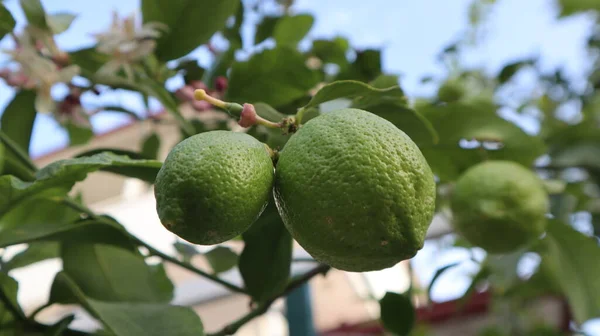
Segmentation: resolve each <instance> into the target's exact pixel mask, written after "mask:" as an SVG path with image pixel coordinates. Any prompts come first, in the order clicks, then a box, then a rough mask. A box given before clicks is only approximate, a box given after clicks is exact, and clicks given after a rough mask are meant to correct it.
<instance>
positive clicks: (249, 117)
mask: <svg viewBox="0 0 600 336" xmlns="http://www.w3.org/2000/svg"><path fill="white" fill-rule="evenodd" d="M256 117H257V115H256V110H255V109H254V105H252V104H244V108H243V109H242V115H241V116H240V121H238V125H240V126H242V127H244V128H246V127H250V126H252V125H255V124H256V119H257V118H256Z"/></svg>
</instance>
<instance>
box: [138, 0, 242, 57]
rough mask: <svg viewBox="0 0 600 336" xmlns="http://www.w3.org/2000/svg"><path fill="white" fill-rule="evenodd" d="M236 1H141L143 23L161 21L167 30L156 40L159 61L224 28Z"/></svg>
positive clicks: (183, 51) (196, 45)
mask: <svg viewBox="0 0 600 336" xmlns="http://www.w3.org/2000/svg"><path fill="white" fill-rule="evenodd" d="M240 5H241V4H240V1H239V0H221V1H217V2H214V1H210V0H181V1H177V2H173V1H169V0H142V15H143V16H144V23H149V22H162V23H164V24H166V25H167V26H168V27H169V30H168V31H167V32H166V33H164V34H163V35H162V36H161V37H160V38H159V39H158V45H157V47H156V55H157V57H158V59H160V60H161V61H169V60H172V59H175V58H179V57H182V56H185V55H186V54H188V53H189V52H191V51H192V50H194V49H196V47H198V46H200V45H202V44H204V43H206V42H208V41H209V39H210V38H211V37H212V35H213V34H214V33H216V32H217V31H219V30H221V29H223V28H225V23H226V21H227V19H228V18H229V17H230V16H232V15H234V14H235V13H236V10H237V8H238V6H240Z"/></svg>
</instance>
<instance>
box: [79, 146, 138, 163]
mask: <svg viewBox="0 0 600 336" xmlns="http://www.w3.org/2000/svg"><path fill="white" fill-rule="evenodd" d="M104 152H107V153H112V154H114V155H119V156H127V157H129V158H130V159H132V160H144V156H143V155H142V154H141V153H138V152H133V151H130V150H126V149H120V148H108V147H98V148H94V149H90V150H86V151H83V152H81V153H78V154H77V155H75V156H73V157H74V158H80V157H88V156H94V155H96V154H101V153H104Z"/></svg>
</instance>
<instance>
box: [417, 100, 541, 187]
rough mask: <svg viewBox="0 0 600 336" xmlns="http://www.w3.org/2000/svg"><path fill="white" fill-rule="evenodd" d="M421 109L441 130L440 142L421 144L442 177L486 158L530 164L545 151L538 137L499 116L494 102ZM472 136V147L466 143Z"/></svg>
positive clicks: (431, 106)
mask: <svg viewBox="0 0 600 336" xmlns="http://www.w3.org/2000/svg"><path fill="white" fill-rule="evenodd" d="M419 112H420V113H421V114H422V115H423V116H425V117H426V118H427V119H428V120H429V121H430V122H431V124H432V125H433V127H434V129H435V130H436V131H437V133H438V138H439V142H438V143H437V144H435V145H420V146H419V147H420V148H421V151H422V152H423V154H424V155H425V157H426V159H427V161H428V163H429V165H430V166H431V168H432V170H433V171H434V174H436V175H437V176H438V177H439V178H440V179H441V180H442V181H448V180H453V179H455V178H457V177H458V176H459V175H460V174H461V173H462V172H464V171H465V170H466V169H468V168H469V167H471V166H472V165H474V164H476V163H479V162H482V161H484V160H512V161H516V162H518V163H520V164H522V165H524V166H527V167H529V166H531V165H532V164H533V162H534V161H535V159H537V158H538V157H539V156H541V155H542V154H544V153H545V152H546V146H545V145H544V143H543V141H542V140H541V139H540V138H539V137H535V136H531V135H528V134H527V133H525V132H524V131H523V130H522V129H521V128H519V127H518V126H516V125H515V124H513V123H511V122H509V121H507V120H505V119H503V118H501V117H499V116H498V115H497V114H496V106H495V105H493V104H492V103H487V102H462V101H461V102H455V103H448V104H446V105H439V106H433V105H430V106H422V107H420V109H419ZM473 140H474V144H471V146H470V147H468V146H465V145H464V142H466V141H471V142H473Z"/></svg>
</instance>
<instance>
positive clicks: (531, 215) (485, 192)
mask: <svg viewBox="0 0 600 336" xmlns="http://www.w3.org/2000/svg"><path fill="white" fill-rule="evenodd" d="M20 5H21V7H22V9H23V11H24V13H25V16H26V18H27V24H26V27H25V28H24V29H23V30H20V31H15V30H14V28H15V20H14V19H13V17H12V15H11V13H10V12H9V11H8V10H7V9H6V8H5V7H4V6H3V5H2V4H1V3H0V38H6V39H14V42H15V47H14V48H13V49H11V50H9V51H8V54H9V57H10V59H11V61H12V63H11V66H10V67H6V68H4V69H3V70H2V72H1V73H0V76H1V77H2V78H3V79H4V80H5V82H6V83H7V84H8V85H10V86H12V87H14V89H15V95H14V97H13V98H12V100H11V101H10V103H9V104H8V105H7V106H6V108H5V110H4V112H3V113H2V117H1V128H0V140H1V145H0V172H1V174H2V176H1V177H0V248H6V247H10V246H13V245H18V244H23V243H25V244H27V248H26V249H25V250H23V251H22V252H20V253H18V254H16V255H14V256H13V257H11V258H8V257H6V256H5V257H3V258H2V259H0V335H84V334H88V333H86V332H83V331H78V330H74V329H72V328H70V327H69V325H70V323H71V322H72V321H73V319H74V317H73V316H72V315H69V316H67V317H65V318H63V319H61V320H60V321H56V323H55V324H52V325H47V324H44V323H41V322H39V321H37V320H36V315H37V313H38V312H39V311H41V310H43V309H45V308H46V307H49V306H51V305H54V304H78V305H80V306H81V307H83V308H84V309H85V310H86V311H87V312H89V313H90V314H91V315H92V316H93V317H95V318H96V319H98V320H99V321H100V322H101V324H102V325H103V326H104V329H103V330H101V331H98V332H97V333H99V334H111V335H113V334H114V335H124V336H125V335H126V336H130V335H203V334H204V331H203V325H202V321H201V320H200V318H199V317H198V316H197V315H196V313H194V312H193V311H192V310H191V309H189V308H187V307H181V306H175V305H171V304H170V301H171V299H172V298H173V284H172V282H171V280H170V279H169V278H168V277H167V275H166V272H165V270H164V267H163V264H162V263H159V264H155V263H148V262H147V259H148V258H150V257H158V258H159V259H161V260H162V261H163V262H169V263H173V264H175V265H178V266H180V267H183V268H185V269H187V270H190V271H192V272H194V273H195V274H197V275H198V276H200V277H204V278H206V279H209V280H210V281H214V282H215V283H217V284H219V285H222V286H224V287H225V288H227V289H228V290H230V291H232V292H235V293H241V294H245V295H247V296H248V298H249V300H250V301H251V302H252V303H253V306H252V307H253V308H252V310H251V311H250V312H249V313H248V314H247V315H245V316H242V317H241V318H240V319H238V320H235V321H231V323H230V324H228V325H226V326H224V327H223V329H221V330H220V331H218V332H216V333H213V334H211V335H232V334H235V333H236V331H237V330H238V329H239V328H240V327H241V326H243V325H244V324H245V323H247V322H249V321H251V320H252V319H253V318H255V317H257V316H260V315H261V314H263V313H265V312H266V311H267V310H268V309H269V307H270V306H271V305H272V304H273V302H274V301H275V300H277V299H278V298H281V297H285V296H286V295H287V294H289V293H290V292H291V291H293V290H294V289H296V288H298V287H299V286H302V285H303V284H304V283H306V282H308V281H309V280H311V279H312V278H313V277H315V276H319V275H325V274H326V273H327V272H328V271H329V270H330V269H331V268H335V269H339V270H344V271H349V272H366V271H374V270H381V269H384V268H388V267H391V266H394V265H395V264H397V263H398V262H400V261H402V260H408V259H411V258H412V257H414V256H415V254H416V253H418V251H419V250H420V249H421V248H422V247H423V244H424V240H425V237H426V232H427V230H428V228H429V226H430V223H431V221H432V218H433V217H434V216H441V217H443V218H446V220H448V221H449V222H451V223H452V224H453V226H454V227H455V229H456V232H457V233H458V234H459V235H460V238H459V239H457V240H456V241H455V243H454V244H455V246H457V247H461V248H466V249H473V248H482V249H484V250H485V251H486V252H488V254H487V257H486V258H485V260H483V262H481V263H480V265H479V266H480V271H479V272H478V273H477V274H476V275H475V276H474V277H473V282H472V285H471V286H470V288H469V290H467V292H466V293H465V298H466V299H468V297H469V295H470V294H472V293H473V292H474V291H475V290H476V289H477V288H478V287H479V285H481V284H487V285H489V287H490V288H491V291H492V293H493V298H494V302H499V303H504V304H508V305H509V307H511V313H512V314H513V315H514V316H520V315H519V314H520V311H521V309H522V308H524V307H525V306H526V304H527V302H528V301H529V300H530V299H531V298H533V297H536V296H538V295H540V294H548V293H550V294H559V295H561V296H563V297H564V298H566V300H567V301H568V303H569V307H570V311H571V313H572V314H571V316H572V322H573V324H572V328H573V330H576V329H577V328H578V327H579V326H581V324H582V323H584V322H585V321H588V320H590V319H593V318H596V317H600V283H599V282H598V278H600V267H599V266H598V265H596V261H597V260H600V247H599V246H598V238H597V237H598V236H600V188H599V187H600V93H599V91H598V90H599V88H600V24H598V20H599V19H600V18H599V17H598V12H597V11H598V10H600V8H599V6H598V5H597V4H596V2H593V1H589V2H585V1H574V0H561V1H560V3H559V5H560V8H561V15H562V16H569V15H573V14H576V13H580V12H586V13H588V15H591V16H592V17H593V18H595V20H596V25H595V26H594V27H593V29H592V30H591V31H590V34H589V39H588V45H587V49H588V51H589V55H590V61H591V63H590V65H591V67H590V71H589V72H588V76H587V78H586V82H585V85H583V86H582V85H577V86H574V85H572V83H571V81H569V79H568V78H567V77H566V76H565V74H564V72H563V71H561V70H560V69H556V70H553V71H550V72H549V71H548V70H547V69H543V68H542V67H541V66H539V64H538V61H537V60H536V59H523V60H519V61H516V62H512V63H509V64H506V66H504V67H503V68H502V69H501V71H499V72H498V73H489V71H486V70H485V69H476V68H469V67H467V66H465V65H464V64H463V63H462V55H463V52H464V51H465V50H468V49H469V48H470V47H471V46H472V44H473V43H474V40H476V39H477V30H478V27H479V25H480V24H481V22H482V20H484V19H485V15H484V14H485V13H486V11H488V10H489V9H490V7H491V6H493V5H494V1H490V0H480V1H473V3H472V5H471V7H470V14H471V21H472V22H471V30H472V31H471V33H473V34H469V35H466V37H465V39H462V40H459V41H457V42H456V43H454V44H452V45H450V46H448V47H447V48H445V49H444V50H443V51H442V52H441V54H440V60H442V61H443V64H445V65H446V66H447V71H446V72H445V73H443V74H439V75H435V76H424V78H423V83H433V84H434V85H435V86H436V88H438V89H437V90H436V94H434V95H432V96H429V97H406V95H405V93H404V91H403V90H402V89H401V87H400V86H399V79H398V76H396V75H394V74H390V73H386V72H385V71H384V70H383V68H382V64H381V63H382V62H381V51H380V50H377V49H364V50H358V49H356V48H354V47H353V46H352V43H351V42H350V41H349V40H347V39H346V38H344V37H336V38H332V39H312V40H310V41H308V42H309V43H308V47H302V48H301V47H299V43H300V42H301V41H303V40H304V41H306V40H307V37H306V36H307V34H308V32H309V31H310V29H311V27H312V25H313V23H314V18H313V16H312V15H310V14H309V13H296V12H295V11H294V7H293V3H292V1H277V2H276V3H271V2H260V1H259V2H247V3H246V2H244V3H241V2H240V1H239V0H222V1H218V2H215V1H206V0H196V1H192V0H182V1H177V2H176V1H166V0H143V1H142V2H141V13H142V18H143V22H141V23H138V22H136V21H135V20H134V19H133V17H129V18H125V19H121V18H119V17H118V16H115V17H114V19H113V23H112V25H111V27H110V28H109V29H108V30H107V31H106V32H103V33H99V34H96V35H95V37H96V40H97V44H96V45H94V46H92V47H88V48H84V49H79V50H63V49H61V47H60V46H59V45H57V44H56V42H55V38H54V37H55V35H57V34H60V33H61V32H63V31H65V30H66V29H68V28H69V25H70V23H71V22H72V21H73V19H74V18H75V16H74V15H72V14H69V13H47V12H45V11H44V8H43V6H42V4H41V3H40V1H39V0H21V1H20ZM264 6H266V7H269V8H271V9H273V10H272V11H270V12H269V13H270V14H263V13H265V12H264V11H263V10H262V9H263V8H262V7H264ZM207 8H210V15H207V13H206V10H207ZM250 14H252V15H259V16H260V20H259V22H258V24H257V25H256V27H254V28H255V29H254V30H255V34H254V36H250V38H243V36H245V34H242V32H241V28H242V25H243V23H244V20H245V18H246V17H247V16H248V15H250ZM199 18H201V19H199ZM215 34H217V35H219V36H220V37H222V38H223V39H224V40H226V41H227V43H226V44H225V45H226V46H227V47H226V48H222V49H217V48H215V47H214V46H212V45H211V44H210V41H211V38H212V37H213V36H214V35H215ZM246 35H247V34H246ZM201 45H205V46H207V47H208V49H209V50H210V51H211V52H212V53H213V56H214V61H213V62H212V64H211V66H210V67H206V68H204V67H201V66H199V64H198V62H197V60H195V59H192V58H186V55H188V54H189V53H190V52H192V51H193V50H195V49H196V48H197V47H199V46H201ZM240 52H241V53H243V54H245V56H244V57H240ZM523 71H525V72H527V73H529V74H530V75H532V76H533V77H534V78H535V83H536V89H535V90H529V91H528V90H527V89H523V88H521V87H520V86H519V81H518V80H517V79H516V78H517V77H518V74H519V73H521V72H523ZM74 77H80V78H84V79H85V81H80V80H79V81H73V78H74ZM174 77H178V78H183V82H184V84H183V86H181V87H179V88H178V89H177V90H175V91H171V90H168V89H167V88H166V82H167V81H168V80H169V79H171V78H174ZM75 82H77V83H79V84H76V83H75ZM59 83H62V84H66V85H67V86H68V88H69V90H68V94H67V95H66V96H65V97H64V98H62V99H60V100H59V101H57V100H56V98H55V97H53V96H52V95H51V94H50V89H51V88H52V87H53V86H54V85H55V84H59ZM80 83H85V84H80ZM582 87H583V88H582ZM113 90H122V91H127V92H129V93H130V94H137V95H139V96H141V97H143V98H144V100H145V102H146V103H147V104H148V105H149V104H150V102H151V101H153V100H156V101H158V102H160V104H161V105H162V107H163V108H164V110H165V111H166V114H163V115H160V116H139V115H138V114H136V113H133V112H132V111H129V110H128V109H126V108H124V107H123V106H105V107H102V108H98V109H97V110H94V111H87V110H85V109H84V107H83V106H82V105H81V100H80V97H81V95H82V94H84V93H94V94H97V95H103V94H105V93H107V92H111V91H113ZM515 92H516V93H515ZM330 102H335V103H336V106H340V107H336V108H334V109H333V111H331V109H330V108H329V107H328V106H331V105H328V104H327V103H330ZM183 104H185V105H187V106H191V107H192V108H193V109H194V110H196V111H198V112H203V111H207V110H211V111H213V112H214V113H216V115H218V116H219V117H218V121H217V122H207V121H206V119H201V118H197V117H196V116H191V117H190V116H184V114H182V113H181V111H180V106H182V105H183ZM573 106H575V107H573ZM565 108H570V109H571V110H572V111H573V112H574V113H571V115H570V116H569V117H568V118H566V117H564V115H563V113H561V111H563V110H564V109H565ZM506 109H509V110H510V111H512V112H514V113H515V114H517V115H520V116H526V117H528V118H529V119H530V120H532V122H533V123H534V124H535V125H537V126H538V128H539V131H537V132H533V133H532V132H529V133H528V132H525V131H524V130H523V129H522V128H520V127H519V126H517V125H516V124H515V123H514V122H512V121H510V120H508V119H507V118H503V117H502V116H501V114H500V113H499V111H501V110H506ZM105 111H111V112H121V113H124V114H127V115H129V116H131V117H132V118H133V119H142V120H143V119H148V118H151V119H153V120H154V121H155V122H157V123H160V122H161V121H163V119H168V120H173V121H175V122H176V123H177V126H178V128H179V129H180V132H181V138H180V141H179V142H178V144H177V145H176V146H175V147H174V148H173V149H172V150H171V151H170V153H169V155H168V156H167V158H166V159H165V160H164V162H161V161H159V160H158V159H159V158H158V157H157V148H158V146H159V144H160V138H159V137H158V135H157V134H151V135H150V136H148V137H147V138H146V139H144V141H143V143H141V144H140V146H139V147H140V150H139V151H136V152H132V151H126V150H123V149H120V148H104V149H100V150H94V151H91V152H82V153H79V154H78V155H76V156H74V157H72V158H68V159H64V160H60V161H56V162H53V163H51V164H49V165H47V166H44V167H38V166H37V165H36V164H35V163H34V162H33V161H32V160H31V158H30V156H29V146H30V139H31V133H32V129H33V122H34V120H35V118H36V115H37V114H38V113H47V114H50V115H52V116H53V117H54V118H55V119H56V120H57V121H58V122H59V123H60V124H61V125H62V127H64V128H65V129H66V130H67V131H68V134H69V139H70V143H71V145H79V144H84V143H86V142H88V141H89V140H90V139H91V138H92V137H93V132H92V131H91V128H90V123H89V116H90V115H91V114H92V113H103V112H105ZM97 171H105V172H110V173H113V174H119V175H122V176H126V177H131V178H137V179H140V180H142V181H145V182H147V183H149V184H153V185H154V192H155V196H156V202H157V208H156V212H157V215H158V217H159V218H160V220H161V223H162V224H163V225H164V227H165V228H166V229H168V230H169V231H171V232H173V233H174V234H175V235H177V236H179V237H180V238H181V239H183V240H184V241H186V242H187V243H178V244H179V245H178V247H179V253H180V255H178V256H170V255H166V254H164V253H162V252H161V251H159V250H158V249H156V248H154V247H153V246H151V245H149V244H148V243H146V242H144V241H143V240H141V239H139V238H138V237H136V236H135V235H133V234H131V233H130V232H128V231H127V230H126V229H125V228H124V227H123V226H122V225H121V224H120V223H119V222H118V221H117V220H115V219H114V218H112V217H110V216H107V215H105V214H102V213H96V212H94V211H92V210H90V209H89V208H88V207H87V206H86V204H85V202H84V201H83V200H81V199H80V198H79V197H78V196H77V195H76V194H74V193H73V192H71V191H72V189H73V187H74V185H75V184H76V183H78V182H80V181H83V180H84V179H86V177H87V176H88V175H89V174H91V173H93V172H97ZM581 223H584V224H587V227H588V228H591V229H589V230H587V231H585V232H583V231H582V230H581V229H580V227H581ZM232 239H236V240H242V241H243V243H244V248H243V252H242V253H241V255H240V256H239V258H237V256H236V258H235V259H234V260H235V263H230V262H228V261H229V259H230V258H219V257H215V258H211V260H212V262H214V264H213V269H219V270H227V269H229V268H232V267H238V268H239V271H240V273H241V275H242V278H243V280H244V285H243V286H241V287H240V286H237V285H235V284H232V283H229V282H227V281H226V280H224V279H222V278H220V277H219V275H218V274H215V273H214V272H208V271H206V270H202V269H199V268H197V267H195V266H193V265H192V264H190V262H189V255H188V253H189V251H190V249H187V248H189V247H192V249H191V250H192V251H193V245H194V244H197V245H217V244H221V243H224V242H226V241H228V240H232ZM294 241H296V242H297V243H298V244H299V245H300V246H302V247H303V248H304V249H305V250H306V251H307V252H308V253H310V254H311V256H313V257H314V259H315V260H316V261H317V263H316V266H315V267H314V269H312V270H310V271H308V272H306V273H305V274H301V275H299V276H291V274H290V266H291V263H292V262H293V260H292V248H293V242H294ZM186 251H187V252H186ZM219 251H221V252H222V251H227V252H224V253H225V254H228V255H231V254H233V252H232V251H230V250H228V249H227V248H226V247H221V248H220V249H219ZM532 252H533V253H536V254H538V255H539V256H540V257H541V262H540V265H539V267H537V269H536V271H535V272H534V274H533V275H531V276H530V277H526V278H524V277H519V276H518V274H517V272H516V269H517V264H518V262H519V260H521V258H522V257H523V256H524V255H525V254H528V253H532ZM194 253H196V252H194ZM49 258H61V259H62V271H60V272H59V273H58V274H56V276H55V278H54V280H53V284H52V288H51V291H50V293H49V300H48V302H47V304H45V305H43V306H41V307H40V308H39V309H37V310H36V311H35V312H34V313H32V314H29V315H26V314H25V313H24V312H23V310H22V308H21V307H20V306H19V303H18V301H17V299H16V297H17V291H18V283H17V282H16V281H15V280H14V279H13V278H12V277H11V275H10V272H11V271H12V270H14V269H18V268H21V267H24V266H27V265H30V264H32V263H36V262H39V261H42V260H45V259H49ZM225 259H226V260H225ZM223 260H225V263H223V262H222V261H223ZM220 262H221V263H220ZM458 264H459V263H455V264H450V265H446V266H444V267H442V268H440V269H439V270H438V271H437V272H436V274H435V276H434V278H433V280H432V281H431V283H430V284H429V290H431V288H432V287H433V285H434V284H435V283H436V282H437V281H438V279H443V277H442V275H443V273H444V272H445V271H446V270H448V269H451V268H453V267H455V266H457V265H458ZM107 265H109V267H107ZM115 284H117V285H115ZM416 294H417V293H416V289H414V288H412V287H411V288H410V289H409V290H408V291H407V292H406V293H387V294H386V295H385V296H384V297H383V298H382V299H381V301H380V306H381V321H382V325H383V326H384V327H385V328H386V329H388V330H389V331H390V332H392V333H395V334H399V335H407V334H409V333H411V332H412V333H417V331H416V330H413V326H414V325H415V312H414V307H413V300H412V296H413V295H416ZM526 320H527V318H525V321H522V320H519V321H513V322H512V323H511V324H510V325H508V326H503V327H502V328H500V329H493V330H492V329H488V330H486V331H485V332H486V333H487V334H489V333H492V332H493V333H494V334H501V335H502V334H505V333H506V334H511V335H512V334H528V333H533V332H540V334H541V332H545V333H544V335H553V334H559V331H555V330H552V329H549V328H548V327H547V326H539V325H537V324H536V323H535V322H536V321H526ZM511 321H512V320H511ZM418 332H421V333H424V332H425V331H418Z"/></svg>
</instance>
